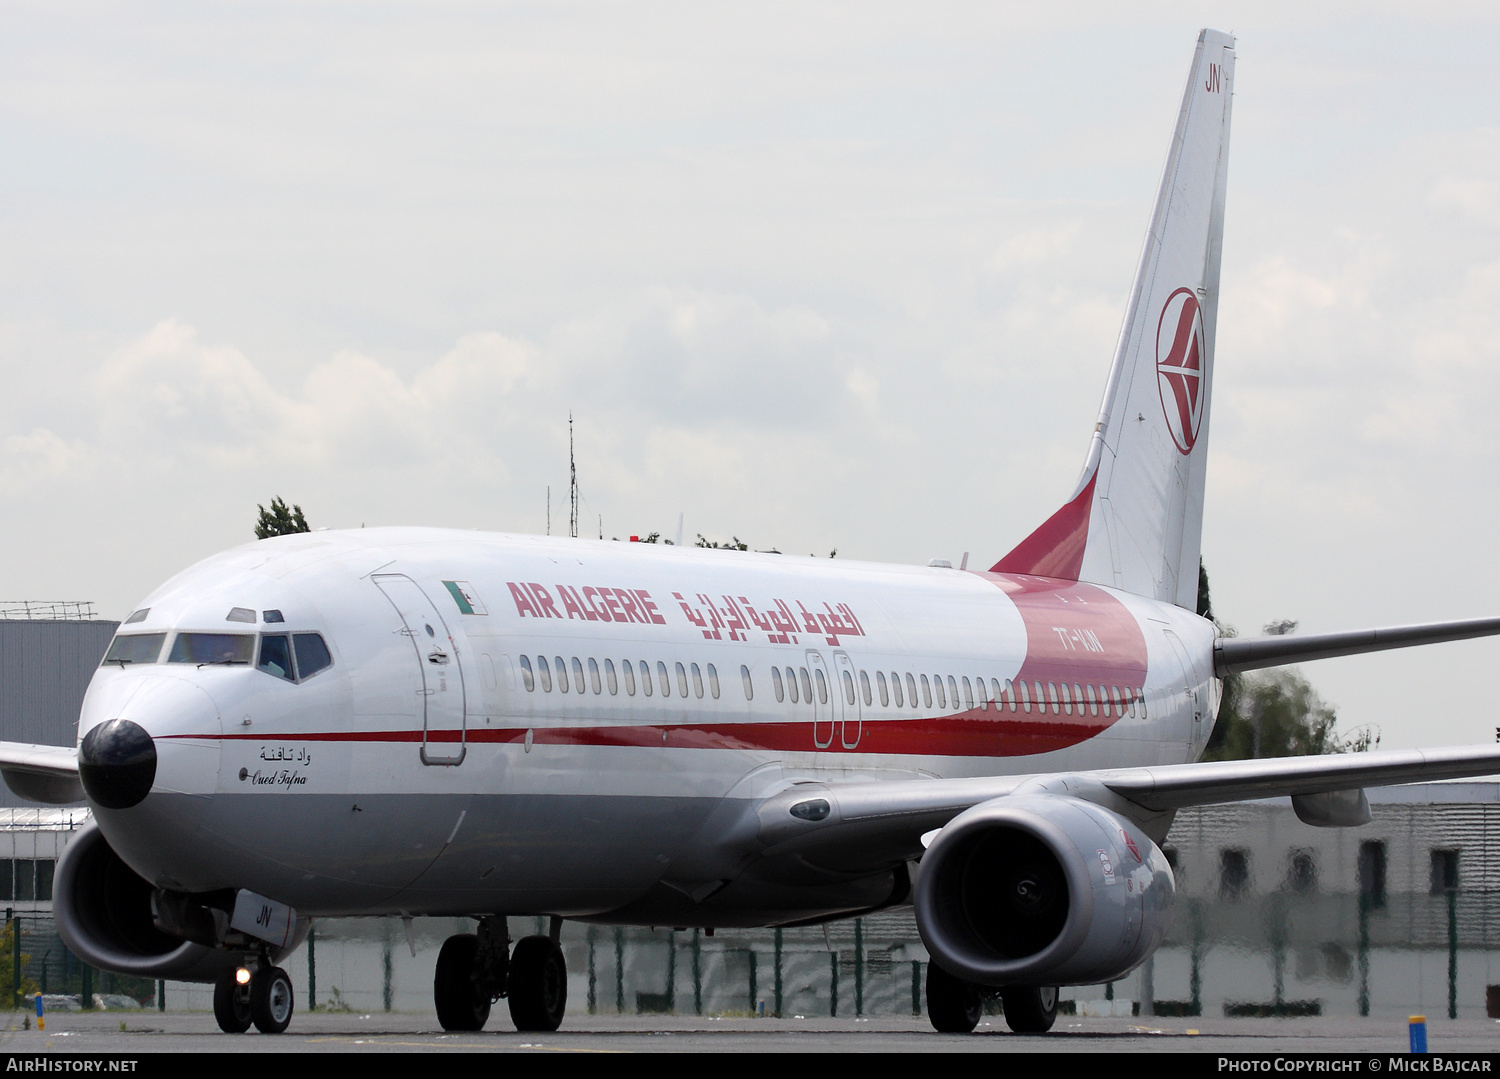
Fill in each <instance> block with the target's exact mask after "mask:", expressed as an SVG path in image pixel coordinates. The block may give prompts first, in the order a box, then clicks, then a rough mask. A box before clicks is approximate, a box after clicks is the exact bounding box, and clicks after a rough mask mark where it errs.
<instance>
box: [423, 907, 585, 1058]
mask: <svg viewBox="0 0 1500 1079" xmlns="http://www.w3.org/2000/svg"><path fill="white" fill-rule="evenodd" d="M561 928H562V919H561V918H553V919H552V931H551V933H550V934H549V935H547V936H533V937H525V938H523V939H522V940H520V941H518V942H517V943H516V946H515V948H514V949H511V948H510V947H509V945H510V934H509V932H508V931H507V929H506V926H505V919H504V918H500V917H494V916H491V917H487V918H482V919H480V922H479V932H478V933H477V934H473V933H460V934H457V935H456V936H452V937H449V938H448V939H447V940H446V941H444V942H443V948H442V951H440V952H439V953H438V961H437V970H436V971H435V973H434V975H433V980H432V995H433V1000H434V1002H435V1003H436V1005H437V1014H438V1022H439V1023H441V1024H442V1027H443V1029H444V1030H481V1029H483V1027H484V1024H485V1022H486V1021H487V1020H488V1019H489V1014H490V1006H491V1005H492V1004H493V1003H494V1002H495V1001H497V1000H499V999H500V998H501V997H507V998H508V1001H509V1004H510V1018H511V1022H513V1023H514V1024H515V1025H516V1029H517V1030H521V1031H553V1030H556V1029H557V1028H558V1027H559V1026H561V1025H562V1020H563V1013H564V1012H565V1011H566V1010H567V1005H568V968H567V963H566V962H565V960H564V959H563V953H562V948H561V947H560V946H559V945H558V942H557V938H558V934H559V932H560V930H561Z"/></svg>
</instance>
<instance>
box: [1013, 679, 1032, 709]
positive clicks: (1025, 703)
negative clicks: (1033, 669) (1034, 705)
mask: <svg viewBox="0 0 1500 1079" xmlns="http://www.w3.org/2000/svg"><path fill="white" fill-rule="evenodd" d="M1016 685H1018V686H1020V687H1021V707H1022V708H1024V709H1025V710H1026V714H1027V715H1028V716H1029V715H1031V694H1029V693H1027V692H1026V683H1025V682H1017V683H1016Z"/></svg>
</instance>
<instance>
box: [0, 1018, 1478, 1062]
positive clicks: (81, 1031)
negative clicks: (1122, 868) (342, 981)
mask: <svg viewBox="0 0 1500 1079" xmlns="http://www.w3.org/2000/svg"><path fill="white" fill-rule="evenodd" d="M500 1012H501V1014H498V1015H496V1016H495V1018H494V1019H493V1020H492V1025H493V1027H494V1029H492V1030H486V1031H482V1032H480V1033H476V1034H449V1033H445V1032H443V1031H442V1030H440V1029H438V1026H437V1021H436V1017H434V1016H433V1015H431V1014H425V1015H424V1014H421V1013H400V1012H377V1013H374V1014H359V1013H327V1012H315V1013H311V1014H299V1015H298V1016H296V1018H295V1019H294V1020H293V1021H292V1029H291V1030H289V1031H288V1032H287V1033H285V1034H281V1035H263V1034H256V1033H254V1032H251V1033H249V1034H237V1035H231V1034H224V1033H221V1032H220V1031H219V1029H218V1027H217V1026H216V1025H215V1023H214V1019H213V1016H212V1015H209V1014H205V1013H197V1012H119V1011H114V1012H92V1013H81V1012H72V1013H69V1012H58V1013H56V1014H54V1015H51V1016H48V1017H47V1022H46V1029H45V1030H41V1031H38V1030H35V1029H30V1030H27V1029H21V1027H22V1022H23V1016H22V1015H21V1014H20V1013H13V1014H11V1015H9V1016H7V1017H5V1019H4V1020H3V1025H4V1027H6V1028H8V1029H5V1030H4V1031H3V1032H0V1052H4V1053H11V1054H16V1053H21V1054H25V1053H103V1054H121V1055H129V1054H132V1053H141V1054H149V1053H192V1052H199V1053H202V1052H213V1053H224V1052H243V1053H278V1052H288V1051H290V1052H303V1053H382V1052H391V1053H403V1052H405V1053H410V1052H429V1053H430V1052H458V1053H464V1052H529V1053H537V1052H563V1053H567V1052H581V1053H590V1052H592V1053H597V1052H620V1053H634V1052H650V1053H664V1052H665V1053H671V1052H691V1053H703V1052H733V1053H743V1052H763V1053H766V1052H769V1053H776V1052H798V1053H861V1052H870V1053H891V1052H897V1053H901V1052H906V1053H910V1052H921V1053H947V1052H955V1053H957V1052H966V1053H972V1052H1017V1051H1020V1052H1064V1053H1093V1052H1109V1053H1118V1052H1121V1051H1130V1052H1140V1051H1147V1052H1181V1053H1257V1054H1259V1053H1339V1054H1354V1055H1363V1056H1367V1057H1378V1056H1388V1055H1390V1054H1395V1053H1404V1052H1405V1051H1406V1049H1407V1044H1408V1043H1407V1028H1406V1022H1405V1020H1404V1019H1399V1018H1398V1019H1347V1018H1318V1019H1214V1018H1200V1019H1158V1020H1151V1019H1140V1018H1136V1019H1092V1018H1080V1017H1074V1016H1062V1017H1059V1019H1058V1023H1057V1026H1056V1027H1055V1028H1053V1031H1052V1033H1050V1034H1047V1035H1028V1036H1021V1035H1016V1034H1012V1033H1010V1031H1009V1030H1008V1029H1007V1028H1006V1026H1005V1023H1004V1020H1002V1019H1001V1018H999V1017H998V1016H997V1017H994V1018H986V1019H985V1020H984V1021H983V1022H982V1023H981V1024H980V1027H979V1029H978V1031H976V1032H975V1033H974V1034H971V1035H951V1034H947V1035H945V1034H937V1033H935V1032H933V1030H932V1028H931V1027H930V1026H929V1025H928V1024H927V1021H926V1020H925V1019H918V1018H911V1019H905V1018H889V1017H882V1018H871V1019H827V1018H815V1019H805V1020H804V1019H750V1018H742V1017H724V1018H710V1017H696V1016H663V1015H657V1016H588V1015H570V1016H568V1019H567V1022H566V1023H565V1024H564V1026H563V1029H562V1030H560V1031H558V1032H557V1033H555V1034H518V1033H516V1032H515V1031H514V1030H511V1029H510V1028H509V1026H510V1025H509V1023H508V1022H507V1021H506V1018H505V1017H504V1014H503V1008H502V1009H501V1010H500ZM31 1022H32V1024H33V1026H34V1024H35V1020H34V1019H32V1020H31ZM1428 1044H1429V1048H1430V1050H1431V1051H1432V1052H1434V1053H1444V1052H1449V1053H1492V1052H1497V1051H1500V1021H1496V1020H1490V1019H1459V1020H1447V1019H1441V1020H1430V1021H1429V1024H1428ZM1365 1070H1370V1069H1368V1068H1367V1069H1365Z"/></svg>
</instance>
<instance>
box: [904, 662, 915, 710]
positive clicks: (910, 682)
mask: <svg viewBox="0 0 1500 1079" xmlns="http://www.w3.org/2000/svg"><path fill="white" fill-rule="evenodd" d="M906 699H907V700H909V701H911V706H912V707H913V708H915V707H917V680H916V679H915V678H913V677H912V676H911V671H907V672H906Z"/></svg>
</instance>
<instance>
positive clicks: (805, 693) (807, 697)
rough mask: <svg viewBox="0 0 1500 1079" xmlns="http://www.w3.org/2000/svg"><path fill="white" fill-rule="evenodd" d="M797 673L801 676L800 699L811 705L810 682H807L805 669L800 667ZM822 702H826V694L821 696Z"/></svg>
mask: <svg viewBox="0 0 1500 1079" xmlns="http://www.w3.org/2000/svg"><path fill="white" fill-rule="evenodd" d="M798 671H799V673H800V674H801V675H802V699H803V700H804V701H806V702H807V703H808V704H812V702H813V699H812V683H811V682H810V681H808V678H807V668H806V667H800V668H798ZM823 700H825V701H826V700H828V694H827V693H824V694H823Z"/></svg>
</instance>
